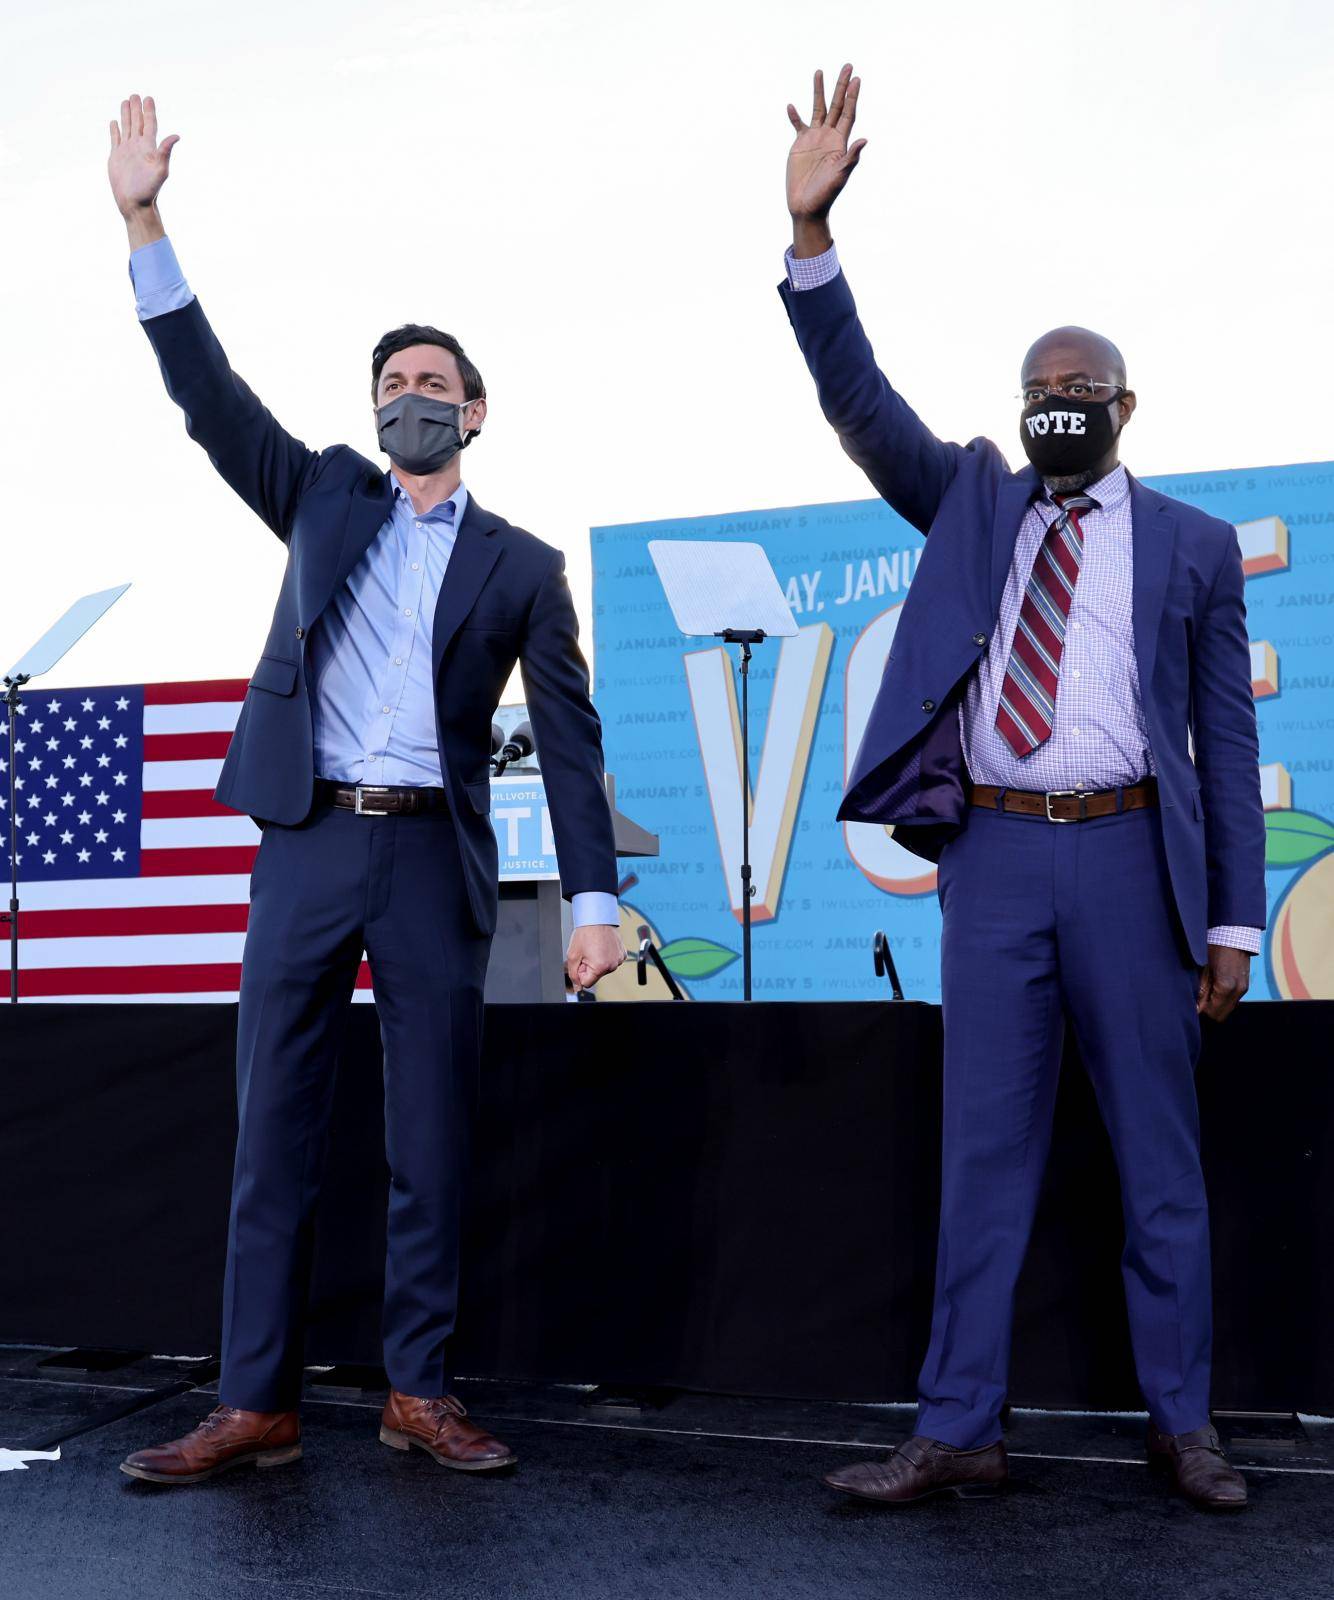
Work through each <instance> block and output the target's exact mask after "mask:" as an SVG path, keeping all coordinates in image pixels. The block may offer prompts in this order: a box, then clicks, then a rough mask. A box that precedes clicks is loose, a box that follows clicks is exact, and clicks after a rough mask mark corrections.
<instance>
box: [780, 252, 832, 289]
mask: <svg viewBox="0 0 1334 1600" xmlns="http://www.w3.org/2000/svg"><path fill="white" fill-rule="evenodd" d="M783 263H784V265H785V266H786V267H787V281H788V283H789V284H790V285H791V286H792V288H794V289H796V290H802V289H818V288H820V287H821V286H822V285H823V284H826V283H832V282H833V281H834V279H835V278H836V277H838V275H839V272H840V270H841V268H840V267H839V264H838V247H837V246H836V245H832V244H831V245H830V246H829V248H828V250H826V251H825V253H824V254H823V255H821V256H794V255H793V254H792V246H791V245H788V247H787V251H786V254H785V255H784V256H783Z"/></svg>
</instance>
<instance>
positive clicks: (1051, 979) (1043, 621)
mask: <svg viewBox="0 0 1334 1600" xmlns="http://www.w3.org/2000/svg"><path fill="white" fill-rule="evenodd" d="M859 88H860V84H859V81H858V80H857V79H856V78H854V77H853V76H852V69H851V68H850V67H844V69H843V71H842V72H841V74H840V76H839V79H838V83H837V86H836V88H835V91H834V94H833V96H832V98H831V100H830V101H829V102H828V104H826V101H825V94H824V84H823V79H822V76H821V75H820V74H819V73H817V74H816V79H815V97H814V107H813V110H812V115H811V120H810V122H809V123H806V122H805V121H803V120H802V118H801V117H800V116H799V115H798V113H797V112H796V110H795V109H794V108H793V107H791V106H789V107H788V115H789V118H790V119H791V121H792V124H793V126H794V128H795V129H796V134H797V137H796V140H795V142H794V144H793V146H792V150H791V153H790V155H789V158H788V175H787V185H788V208H789V211H790V213H791V215H792V220H793V243H792V248H791V249H790V251H789V252H788V259H787V266H788V274H787V280H786V282H785V283H783V284H782V285H781V286H780V293H781V294H782V297H783V301H784V303H785V305H786V307H787V312H788V316H789V318H790V320H791V323H792V327H793V329H794V331H795V333H796V336H797V341H798V343H799V344H800V346H801V350H802V354H803V355H804V356H805V358H806V361H807V364H808V366H809V367H810V370H811V373H812V375H813V377H814V378H815V382H816V386H817V389H818V391H819V397H820V404H821V407H822V409H823V410H824V414H825V416H826V418H827V419H828V420H829V422H830V423H831V424H832V426H833V427H834V429H835V430H836V432H837V434H838V437H839V440H840V443H841V444H842V446H843V448H844V450H846V451H847V453H848V455H850V456H851V457H852V459H853V460H854V461H855V462H856V463H857V465H858V466H859V467H861V468H862V470H863V471H864V472H865V473H866V475H867V477H868V478H869V479H870V480H871V482H872V483H873V484H874V485H875V488H876V490H877V491H878V492H879V493H880V494H881V495H882V496H883V497H884V498H885V499H886V500H887V501H888V502H889V504H890V505H891V506H893V507H894V509H895V510H896V511H897V512H898V513H899V514H900V515H901V516H902V517H904V518H905V519H906V520H907V521H908V522H910V523H911V524H912V525H913V526H914V527H915V528H917V529H918V531H919V532H921V533H922V534H924V535H927V543H926V547H925V549H924V551H923V553H922V560H921V563H920V565H919V567H918V568H917V571H916V575H915V576H914V578H913V583H912V588H911V590H910V592H909V595H908V599H907V600H906V602H905V604H904V607H903V610H902V612H901V614H900V619H899V622H898V626H897V630H896V632H895V635H894V639H893V644H892V646H891V649H890V652H889V660H888V662H887V663H886V667H885V672H884V678H883V680H882V683H881V686H880V690H879V693H878V695H877V698H876V700H875V703H874V707H873V709H872V712H871V716H870V720H869V722H868V724H867V727H866V731H865V735H864V737H863V739H862V742H861V746H860V748H859V751H858V754H857V758H856V762H855V765H854V768H853V771H852V775H851V779H850V782H849V784H848V789H847V793H846V795H845V796H844V799H843V803H842V806H841V807H840V809H839V813H838V815H839V817H840V818H841V819H845V820H851V821H858V822H872V823H883V824H886V825H890V826H892V827H893V828H894V830H895V838H896V839H897V840H898V841H899V842H900V843H901V844H902V845H904V846H905V847H906V848H907V849H908V850H911V851H915V852H916V853H917V854H919V855H922V856H925V857H927V858H928V859H930V860H933V861H937V862H938V863H939V871H938V884H939V893H940V903H941V908H942V913H943V936H942V943H941V987H942V994H943V1000H944V1016H945V1076H944V1148H943V1182H942V1197H941V1223H940V1241H939V1253H938V1258H937V1272H936V1298H935V1311H934V1318H933V1323H932V1330H931V1340H930V1345H929V1348H928V1350H927V1355H926V1360H925V1363H924V1365H923V1368H922V1372H921V1377H920V1380H919V1389H920V1402H921V1403H920V1409H919V1412H918V1419H917V1426H916V1430H915V1435H914V1437H913V1438H912V1439H910V1440H909V1441H908V1442H907V1443H906V1444H904V1445H902V1446H900V1448H899V1449H898V1450H896V1451H895V1452H894V1454H893V1455H892V1456H891V1457H890V1459H889V1460H888V1461H887V1462H883V1463H871V1462H860V1463H858V1464H856V1465H854V1466H851V1467H848V1468H845V1469H843V1470H841V1471H838V1472H835V1473H832V1474H830V1476H829V1477H828V1479H827V1480H826V1481H827V1482H828V1483H830V1484H831V1485H832V1486H833V1487H834V1488H837V1489H840V1490H843V1491H845V1492H847V1493H850V1494H856V1495H860V1496H863V1497H865V1498H869V1499H872V1500H878V1501H882V1502H888V1503H896V1504H902V1503H905V1502H908V1501H913V1500H917V1499H920V1498H922V1497H923V1496H925V1495H928V1494H933V1493H938V1492H940V1491H942V1490H952V1491H954V1492H956V1493H959V1494H968V1495H972V1494H986V1493H990V1492H994V1490H995V1489H996V1487H997V1486H998V1485H999V1484H1000V1482H1001V1481H1002V1480H1003V1479H1004V1477H1005V1475H1006V1459H1005V1446H1004V1443H1003V1441H1002V1439H1001V1427H1000V1415H1001V1410H1002V1407H1003V1405H1004V1401H1005V1391H1006V1384H1007V1372H1008V1364H1009V1337H1010V1321H1011V1312H1012V1303H1013V1293H1014V1285H1015V1280H1016V1278H1017V1276H1018V1273H1019V1268H1020V1265H1021V1262H1022V1260H1023V1255H1024V1251H1025V1249H1026V1246H1027V1242H1028V1236H1029V1231H1030V1228H1031V1224H1032V1220H1033V1212H1034V1208H1035V1206H1036V1203H1037V1197H1038V1189H1039V1184H1040V1181H1041V1177H1042V1171H1043V1167H1044V1165H1045V1162H1046V1156H1047V1149H1048V1143H1049V1138H1050V1132H1051V1120H1052V1109H1053V1103H1054V1097H1055V1088H1056V1079H1057V1072H1058V1067H1059V1062H1060V1053H1061V1042H1062V1036H1063V1033H1064V1026H1065V1021H1066V1019H1067V1018H1068V1019H1069V1021H1070V1023H1071V1025H1072V1026H1073V1027H1074V1030H1075V1033H1076V1035H1077V1037H1078V1040H1079V1044H1080V1048H1081V1053H1082V1055H1083V1058H1084V1061H1085V1063H1086V1065H1087V1068H1088V1071H1089V1074H1090V1076H1091V1078H1092V1080H1093V1084H1094V1088H1095V1090H1096V1092H1097V1096H1098V1101H1099V1105H1100V1107H1101V1110H1102V1115H1103V1119H1104V1121H1105V1123H1106V1125H1107V1129H1108V1132H1109V1134H1110V1136H1111V1140H1112V1145H1113V1149H1114V1151H1115V1155H1116V1159H1117V1164H1118V1168H1119V1171H1120V1175H1121V1188H1122V1198H1123V1205H1124V1211H1125V1226H1126V1243H1125V1253H1124V1256H1123V1262H1122V1265H1123V1273H1124V1279H1125V1289H1126V1300H1127V1307H1128V1310H1129V1314H1130V1328H1131V1335H1132V1339H1133V1343H1134V1350H1135V1360H1136V1368H1137V1371H1138V1374H1139V1380H1140V1386H1141V1388H1142V1390H1143V1393H1144V1397H1145V1400H1146V1402H1147V1404H1148V1409H1149V1416H1150V1424H1149V1435H1148V1450H1149V1456H1150V1461H1151V1463H1152V1464H1153V1465H1155V1466H1156V1467H1159V1468H1160V1469H1162V1470H1163V1471H1164V1472H1166V1473H1167V1474H1169V1475H1170V1476H1171V1478H1172V1479H1173V1481H1174V1483H1175V1485H1176V1487H1177V1488H1178V1489H1179V1490H1180V1491H1181V1492H1182V1493H1183V1494H1185V1495H1186V1496H1187V1498H1189V1499H1190V1500H1191V1501H1192V1503H1194V1504H1196V1505H1198V1506H1202V1507H1209V1508H1220V1507H1235V1506H1240V1505H1244V1504H1245V1499H1246V1489H1245V1484H1244V1482H1243V1480H1242V1479H1241V1477H1240V1475H1239V1474H1238V1473H1237V1472H1235V1471H1234V1470H1233V1469H1232V1467H1231V1466H1230V1465H1229V1464H1228V1463H1227V1461H1226V1460H1225V1458H1224V1457H1223V1454H1222V1452H1221V1450H1220V1449H1219V1445H1218V1437H1217V1435H1216V1434H1215V1432H1214V1431H1213V1429H1212V1427H1211V1426H1210V1421H1209V1364H1210V1330H1211V1323H1210V1315H1211V1308H1210V1276H1209V1234H1208V1218H1207V1213H1206V1206H1205V1191H1204V1183H1203V1180H1202V1177H1201V1173H1200V1158H1199V1125H1198V1112H1197V1107H1196V1101H1195V1088H1194V1066H1195V1060H1196V1056H1197V1054H1198V1050H1199V1015H1200V1013H1203V1014H1204V1015H1206V1016H1209V1017H1212V1018H1215V1019H1219V1020H1221V1019H1222V1018H1223V1017H1225V1016H1226V1015H1227V1014H1228V1012H1229V1011H1231V1009H1232V1008H1233V1006H1234V1005H1235V1004H1236V1003H1237V1001H1238V1000H1239V999H1240V998H1241V996H1242V994H1243V993H1244V992H1245V989H1246V986H1247V978H1248V971H1249V961H1250V956H1251V954H1253V953H1254V952H1256V951H1257V950H1258V949H1259V943H1260V930H1261V929H1262V928H1263V926H1264V917H1265V892H1264V823H1263V815H1262V809H1261V800H1260V783H1259V756H1258V743H1257V737H1256V723H1255V708H1254V703H1253V700H1252V695H1251V686H1250V660H1249V651H1248V646H1247V638H1246V619H1245V606H1244V601H1243V595H1242V581H1243V580H1242V564H1241V552H1240V549H1239V547H1238V544H1237V538H1236V534H1235V532H1234V530H1233V529H1232V528H1231V527H1230V526H1229V525H1228V524H1227V523H1224V522H1220V521H1218V520H1216V519H1215V518H1213V517H1210V516H1206V515H1205V514H1204V513H1203V512H1201V511H1197V510H1196V509H1195V508H1194V507H1191V506H1187V505H1183V504H1181V503H1180V502H1179V501H1174V500H1169V499H1167V498H1166V497H1165V496H1163V495H1160V494H1155V493H1154V492H1153V491H1152V490H1150V489H1146V488H1145V487H1144V486H1143V485H1142V484H1140V483H1137V482H1136V481H1135V480H1134V479H1133V478H1132V477H1131V476H1130V475H1129V473H1127V472H1126V470H1125V468H1124V467H1123V466H1121V465H1120V462H1119V446H1120V439H1121V433H1122V431H1123V429H1124V428H1125V426H1126V424H1127V423H1128V422H1129V421H1130V419H1131V417H1132V415H1133V414H1134V409H1135V395H1134V392H1133V391H1132V390H1131V389H1130V388H1128V386H1127V382H1126V372H1125V364H1124V362H1123V360H1122V358H1121V355H1120V352H1119V351H1118V350H1117V349H1116V347H1115V345H1113V344H1112V343H1111V342H1110V341H1109V340H1107V339H1104V338H1102V337H1101V336H1099V335H1097V334H1093V333H1090V332H1089V331H1088V330H1086V329H1082V328H1058V329H1055V330H1053V331H1052V332H1050V333H1047V334H1045V335H1043V336H1042V337H1041V338H1040V339H1038V340H1037V341H1036V343H1035V344H1033V346H1032V347H1031V348H1030V349H1029V351H1028V353H1027V355H1026V356H1025V357H1024V361H1023V366H1022V372H1021V388H1022V394H1021V396H1020V399H1021V403H1022V411H1021V416H1020V419H1019V421H1020V439H1021V442H1022V444H1023V447H1024V450H1025V453H1026V454H1027V456H1028V458H1029V465H1028V466H1027V467H1026V468H1025V469H1024V470H1023V471H1020V472H1017V473H1016V472H1011V471H1010V470H1009V468H1008V467H1007V465H1006V463H1005V460H1004V459H1003V457H1002V456H1001V453H1000V451H999V450H997V448H996V447H995V445H994V444H992V443H990V442H989V441H988V440H986V439H974V440H972V441H971V442H970V443H969V444H967V445H957V444H946V443H944V442H943V441H941V440H940V439H937V438H936V437H935V436H934V435H933V434H932V433H931V432H930V431H929V430H928V429H927V428H926V427H925V426H924V425H923V423H922V422H921V421H920V420H919V418H918V417H917V416H916V415H915V414H914V413H913V411H912V410H911V409H910V408H909V406H908V405H907V404H906V403H905V402H904V401H903V400H902V399H901V398H900V396H899V395H898V394H896V393H895V391H894V390H893V388H891V386H890V384H889V381H888V380H887V379H886V378H885V376H884V375H883V374H882V373H881V372H880V371H879V369H878V368H877V366H876V363H875V359H874V357H873V355H872V352H871V347H870V345H869V343H868V342H867V339H866V336H865V334H864V333H863V331H862V328H861V324H860V322H859V321H858V318H857V312H856V308H855V306H854V304H853V300H852V293H851V291H850V289H849V288H848V283H847V280H846V278H845V277H844V276H843V274H842V271H841V270H840V268H839V264H838V258H837V254H836V252H835V249H834V243H833V238H832V235H831V234H830V231H829V222H828V218H829V211H830V207H831V206H832V204H833V202H834V200H835V198H836V197H837V195H838V194H839V192H840V191H841V190H842V188H843V186H844V184H845V183H846V182H847V179H848V176H849V174H850V173H851V171H852V169H853V168H854V167H855V166H856V164H857V162H858V160H859V158H860V155H861V151H862V148H863V146H864V145H865V142H866V141H865V140H864V139H863V140H857V141H855V142H852V143H850V142H849V141H850V135H851V131H852V127H853V123H854V119H855V116H856V106H857V96H858V91H859ZM963 365H964V366H966V363H963Z"/></svg>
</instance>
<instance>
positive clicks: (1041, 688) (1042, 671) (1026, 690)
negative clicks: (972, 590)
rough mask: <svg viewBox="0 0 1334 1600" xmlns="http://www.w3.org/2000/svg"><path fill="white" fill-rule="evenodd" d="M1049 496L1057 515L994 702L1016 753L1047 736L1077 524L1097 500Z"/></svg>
mask: <svg viewBox="0 0 1334 1600" xmlns="http://www.w3.org/2000/svg"><path fill="white" fill-rule="evenodd" d="M1053 498H1054V499H1055V500H1056V503H1057V505H1058V506H1060V508H1061V514H1060V515H1059V516H1058V517H1057V518H1056V520H1055V521H1054V522H1053V523H1052V525H1051V527H1050V528H1048V529H1047V534H1046V537H1045V538H1044V539H1043V541H1042V547H1041V549H1039V551H1038V553H1037V559H1036V560H1035V561H1034V562H1033V570H1032V572H1030V573H1029V575H1028V586H1027V587H1026V588H1025V590H1024V602H1023V604H1022V605H1021V606H1020V608H1019V621H1018V624H1017V625H1016V627H1015V630H1014V644H1013V646H1012V647H1011V649H1010V664H1009V666H1008V667H1006V669H1005V682H1004V683H1003V684H1002V685H1001V693H1000V704H999V705H998V706H997V707H996V727H997V728H998V729H999V730H1000V734H1001V737H1002V738H1003V739H1004V740H1005V742H1006V744H1008V745H1009V747H1010V749H1011V750H1013V751H1014V753H1015V755H1017V756H1026V755H1028V754H1029V753H1030V752H1031V751H1034V750H1036V749H1037V747H1038V746H1039V745H1040V744H1045V743H1046V741H1047V740H1048V739H1050V738H1051V730H1052V723H1053V722H1054V721H1055V718H1056V691H1057V689H1058V687H1059V686H1060V681H1061V652H1062V650H1063V649H1064V648H1065V627H1066V623H1067V621H1068V620H1069V617H1070V607H1071V605H1072V604H1073V603H1074V598H1075V584H1076V583H1077V582H1078V581H1079V569H1080V567H1081V566H1082V565H1083V563H1084V530H1083V529H1082V528H1081V527H1080V525H1079V513H1080V512H1081V511H1088V510H1089V509H1091V508H1096V506H1097V504H1098V502H1097V501H1096V500H1091V499H1090V498H1089V497H1088V495H1079V494H1072V495H1056V496H1054V497H1053Z"/></svg>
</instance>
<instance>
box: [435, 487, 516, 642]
mask: <svg viewBox="0 0 1334 1600" xmlns="http://www.w3.org/2000/svg"><path fill="white" fill-rule="evenodd" d="M499 526H500V520H499V518H498V517H493V516H492V515H491V513H490V512H489V511H484V510H483V509H482V507H481V506H479V505H478V503H477V502H476V500H474V499H473V497H472V496H471V495H469V496H468V504H467V507H466V508H465V510H464V513H463V521H462V522H461V523H460V524H459V531H458V534H457V535H456V537H455V540H454V548H453V550H452V551H451V552H450V556H449V565H448V566H447V567H446V568H445V576H444V581H443V582H442V583H441V585H440V593H439V595H438V597H437V599H436V603H435V620H434V622H433V623H432V627H431V671H432V674H435V673H438V672H439V671H440V662H441V658H442V657H443V656H444V653H445V649H446V647H447V646H448V644H449V641H450V640H451V639H452V638H453V637H454V635H455V634H456V633H457V632H458V630H459V625H460V624H461V623H462V621H463V619H464V617H466V616H467V615H468V613H469V612H470V611H471V610H472V608H473V606H474V605H475V604H476V602H477V596H478V595H479V594H480V593H481V592H482V585H483V584H484V583H485V582H486V580H487V579H488V578H489V577H490V575H491V569H492V567H494V566H495V564H496V562H497V561H498V560H499V559H500V552H501V549H502V548H503V547H502V544H501V541H500V540H499V539H497V538H496V530H497V529H498V528H499Z"/></svg>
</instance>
